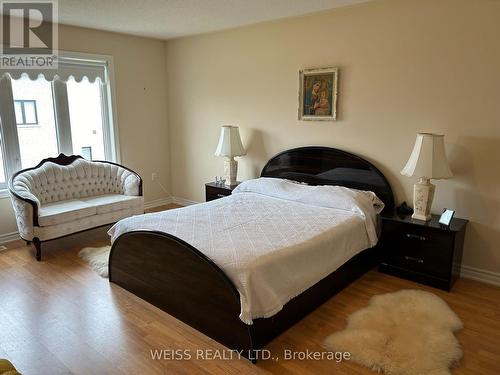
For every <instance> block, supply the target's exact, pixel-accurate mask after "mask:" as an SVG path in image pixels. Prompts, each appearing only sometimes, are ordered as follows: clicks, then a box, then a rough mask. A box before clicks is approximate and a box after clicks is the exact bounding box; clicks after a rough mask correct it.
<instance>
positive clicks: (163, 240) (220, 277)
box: [109, 231, 254, 358]
mask: <svg viewBox="0 0 500 375" xmlns="http://www.w3.org/2000/svg"><path fill="white" fill-rule="evenodd" d="M109 280H110V281H111V282H113V283H115V284H117V285H119V286H121V287H122V288H124V289H126V290H128V291H130V292H132V293H133V294H135V295H136V296H138V297H140V298H142V299H144V300H146V301H148V302H150V303H151V304H153V305H155V306H156V307H158V308H160V309H162V310H164V311H166V312H168V313H169V314H171V315H173V316H175V317H176V318H178V319H179V320H181V321H183V322H185V323H186V324H189V325H190V326H192V327H194V328H196V329H197V330H199V331H201V332H203V333H205V334H206V335H207V336H209V337H211V338H213V339H215V340H217V341H218V342H220V343H222V344H224V345H226V346H227V347H228V348H230V349H234V350H239V351H243V353H242V355H244V356H245V357H247V358H248V357H249V356H251V355H252V354H251V353H252V350H253V349H254V348H253V347H252V337H251V332H250V330H249V326H247V325H246V324H244V323H243V322H242V321H241V320H240V319H239V314H240V311H241V308H240V299H239V293H238V291H237V289H236V288H235V286H234V285H233V283H232V282H231V280H229V278H228V277H227V276H226V274H225V273H224V272H223V271H222V270H221V269H220V268H219V267H218V266H217V265H215V264H214V263H213V262H212V261H211V260H210V259H208V258H207V257H206V256H205V255H204V254H202V253H201V252H200V251H198V250H197V249H195V248H194V247H193V246H191V245H189V244H188V243H186V242H184V241H183V240H181V239H179V238H177V237H174V236H171V235H169V234H166V233H161V232H152V231H134V232H128V233H125V234H123V235H121V236H120V237H119V238H118V239H116V240H115V242H114V244H113V247H112V248H111V253H110V257H109Z"/></svg>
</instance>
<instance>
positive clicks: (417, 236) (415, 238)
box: [406, 233, 426, 241]
mask: <svg viewBox="0 0 500 375" xmlns="http://www.w3.org/2000/svg"><path fill="white" fill-rule="evenodd" d="M406 237H407V238H411V239H414V240H419V241H425V240H426V238H425V237H424V236H419V235H417V234H411V233H406Z"/></svg>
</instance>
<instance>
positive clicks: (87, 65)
mask: <svg viewBox="0 0 500 375" xmlns="http://www.w3.org/2000/svg"><path fill="white" fill-rule="evenodd" d="M106 66H107V62H106V61H98V60H82V59H73V58H68V57H60V58H59V64H58V69H32V68H28V69H0V78H1V77H3V76H4V75H5V74H9V75H10V77H11V78H12V79H19V78H21V76H22V75H23V74H25V75H27V76H28V77H29V78H30V79H31V80H36V79H38V78H39V76H40V75H42V76H43V77H44V78H45V79H46V80H47V81H53V80H54V79H55V78H59V79H60V80H62V81H64V82H66V81H67V80H68V79H69V78H71V77H73V78H74V79H75V81H77V82H81V80H82V79H83V78H84V77H86V78H87V79H88V80H89V81H90V82H94V81H95V80H96V79H100V80H101V82H103V83H107V74H106Z"/></svg>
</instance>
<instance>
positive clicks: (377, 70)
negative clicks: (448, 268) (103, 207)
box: [167, 0, 500, 272]
mask: <svg viewBox="0 0 500 375" xmlns="http://www.w3.org/2000/svg"><path fill="white" fill-rule="evenodd" d="M499 20H500V2H499V1H488V0H387V1H385V0H379V1H374V2H371V3H366V4H363V5H359V6H353V7H349V8H343V9H339V10H336V11H332V12H326V13H321V14H316V15H312V16H305V17H300V18H295V19H290V20H285V21H278V22H273V23H265V24H260V25H256V26H251V27H245V28H240V29H235V30H230V31H224V32H219V33H212V34H206V35H201V36H195V37H188V38H182V39H177V40H173V41H169V42H167V66H168V70H167V84H168V91H169V95H168V104H169V111H168V112H169V128H170V151H171V161H172V163H171V173H172V174H171V179H172V189H173V195H174V196H179V197H184V198H187V199H191V200H197V201H202V200H204V186H203V185H204V183H205V182H207V181H210V180H212V179H213V176H214V175H216V174H218V175H222V174H223V170H222V164H223V162H222V160H221V159H218V158H216V157H214V156H213V152H214V150H215V146H216V142H217V138H218V131H219V126H220V125H221V124H238V125H239V126H240V127H241V133H242V138H243V141H244V144H245V145H246V147H247V148H248V155H247V156H246V157H244V158H241V159H240V160H241V162H240V174H239V177H240V178H242V179H246V178H251V177H256V176H257V175H258V174H259V172H260V169H261V168H262V166H263V165H264V163H265V161H266V160H267V159H268V158H269V157H271V156H272V155H273V154H275V153H277V152H279V151H281V150H284V149H288V148H292V147H296V146H301V145H326V146H332V147H337V148H340V149H344V150H347V151H351V152H354V153H357V154H359V155H361V156H363V157H365V158H366V159H368V160H370V161H372V162H373V163H375V165H377V166H378V167H379V168H380V169H381V170H382V171H383V172H384V173H385V174H386V176H387V177H388V178H389V180H390V182H391V184H392V186H393V189H394V191H395V193H396V198H397V201H398V202H401V201H402V200H407V201H410V202H411V200H412V199H411V195H412V189H413V183H414V182H415V179H411V178H406V177H403V176H401V175H400V174H399V171H400V170H401V168H402V167H403V165H404V163H405V162H406V160H407V158H408V156H409V153H410V151H411V148H412V146H413V142H414V140H415V134H416V133H417V132H418V131H432V132H442V133H444V134H446V138H445V140H446V142H447V145H446V146H447V150H448V156H449V160H450V163H451V166H452V169H453V171H454V173H455V177H454V178H453V179H452V180H447V181H437V182H436V184H437V194H436V198H435V202H434V206H433V211H434V212H436V213H437V212H440V211H441V210H442V208H443V207H449V208H453V209H455V210H456V211H457V216H460V217H464V218H468V219H470V220H471V225H470V226H469V228H468V232H467V236H466V249H465V259H464V263H465V264H467V265H469V266H473V267H479V268H482V269H486V270H491V271H496V272H500V248H499V246H498V244H499V243H500V214H499V212H500V171H499V164H500V73H499V68H500V43H499V40H498V37H499V35H500V22H499ZM324 66H338V67H340V96H339V120H338V121H337V122H327V123H321V122H299V121H297V91H298V71H299V69H301V68H311V67H324Z"/></svg>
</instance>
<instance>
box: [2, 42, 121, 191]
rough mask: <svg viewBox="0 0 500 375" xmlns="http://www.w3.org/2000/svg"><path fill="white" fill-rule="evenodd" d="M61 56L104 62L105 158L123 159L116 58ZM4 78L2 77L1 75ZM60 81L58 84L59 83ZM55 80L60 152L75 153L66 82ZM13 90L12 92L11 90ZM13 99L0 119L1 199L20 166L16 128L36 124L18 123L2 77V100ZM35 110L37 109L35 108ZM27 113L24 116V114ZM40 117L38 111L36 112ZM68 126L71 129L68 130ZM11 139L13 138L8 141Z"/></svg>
mask: <svg viewBox="0 0 500 375" xmlns="http://www.w3.org/2000/svg"><path fill="white" fill-rule="evenodd" d="M58 52H59V58H60V59H68V60H78V61H79V62H81V63H85V62H87V63H88V64H89V65H90V64H92V63H93V64H102V65H105V67H106V68H105V77H106V79H105V82H102V81H99V82H100V85H101V87H100V89H101V90H100V91H101V108H102V120H103V140H104V154H105V159H106V160H108V161H111V162H114V163H120V162H121V157H120V156H121V155H120V145H119V135H118V117H117V116H118V114H117V108H116V99H115V98H116V91H115V75H114V61H113V56H111V55H102V54H93V53H83V52H71V51H61V50H60V51H58ZM0 78H1V77H0ZM58 82H59V83H58ZM51 83H52V95H53V102H54V112H55V122H56V130H57V131H56V134H57V143H58V149H59V152H62V153H65V154H69V155H71V154H73V149H72V144H71V142H72V141H71V123H70V122H69V106H68V96H67V91H66V84H65V82H63V81H61V80H59V79H54V80H52V81H51ZM9 91H10V93H9ZM6 101H7V102H9V101H10V102H11V103H12V105H11V106H9V107H10V108H6V109H4V111H3V112H4V115H5V116H4V123H6V125H2V124H1V121H0V132H2V133H1V139H2V140H3V141H2V147H1V150H0V152H2V154H3V161H4V172H5V180H6V181H5V183H2V182H0V198H3V197H6V196H7V197H8V190H7V185H8V181H9V179H10V178H11V176H12V175H13V174H14V173H15V172H16V171H18V170H20V169H21V160H20V150H19V142H18V139H19V138H18V135H17V127H18V126H20V127H25V126H26V127H28V126H36V125H28V124H26V125H24V124H19V125H18V124H17V120H16V116H15V108H14V98H13V93H12V85H11V81H10V79H5V78H2V79H0V103H2V102H6ZM35 110H36V109H35ZM23 116H24V115H23ZM37 120H38V114H37ZM68 128H69V130H68ZM9 140H14V141H13V142H9Z"/></svg>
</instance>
